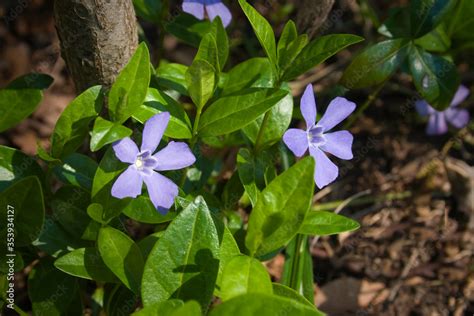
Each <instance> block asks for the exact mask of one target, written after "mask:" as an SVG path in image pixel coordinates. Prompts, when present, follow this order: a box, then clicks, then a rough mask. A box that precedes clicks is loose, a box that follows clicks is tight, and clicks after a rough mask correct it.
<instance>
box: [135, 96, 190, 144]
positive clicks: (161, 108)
mask: <svg viewBox="0 0 474 316" xmlns="http://www.w3.org/2000/svg"><path fill="white" fill-rule="evenodd" d="M162 112H168V113H170V121H169V123H168V127H167V128H166V130H165V136H168V137H171V138H174V139H189V138H191V137H192V135H191V122H190V121H189V117H188V115H187V114H186V112H185V111H184V109H183V107H182V106H181V105H180V104H179V103H178V102H177V101H176V100H174V99H173V98H172V97H170V96H169V95H167V94H166V93H164V92H161V91H159V90H156V89H153V88H150V89H148V94H147V97H146V99H145V103H144V104H143V105H142V106H141V107H140V108H139V109H138V110H137V111H136V112H135V113H133V118H134V119H136V120H137V121H139V122H140V123H145V122H146V121H147V120H148V119H149V118H151V117H152V116H153V115H155V114H158V113H162Z"/></svg>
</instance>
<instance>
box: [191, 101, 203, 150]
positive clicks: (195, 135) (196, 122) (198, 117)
mask: <svg viewBox="0 0 474 316" xmlns="http://www.w3.org/2000/svg"><path fill="white" fill-rule="evenodd" d="M201 114H202V109H197V112H196V118H195V119H194V125H193V138H192V139H191V143H190V146H191V150H193V149H194V146H195V145H196V142H197V140H198V128H199V121H200V120H201Z"/></svg>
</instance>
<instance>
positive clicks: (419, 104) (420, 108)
mask: <svg viewBox="0 0 474 316" xmlns="http://www.w3.org/2000/svg"><path fill="white" fill-rule="evenodd" d="M415 108H416V111H417V112H418V114H420V116H428V115H432V114H434V113H435V112H436V110H435V109H433V108H432V107H431V105H429V104H428V102H426V101H425V100H418V101H416V102H415Z"/></svg>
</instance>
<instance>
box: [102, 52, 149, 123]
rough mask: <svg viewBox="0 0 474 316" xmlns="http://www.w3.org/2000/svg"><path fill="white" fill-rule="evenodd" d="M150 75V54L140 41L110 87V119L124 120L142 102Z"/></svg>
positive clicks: (115, 120)
mask: <svg viewBox="0 0 474 316" xmlns="http://www.w3.org/2000/svg"><path fill="white" fill-rule="evenodd" d="M150 75H151V73H150V54H149V52H148V48H147V46H146V44H145V43H142V44H140V46H138V48H137V50H136V52H135V54H134V55H133V56H132V58H131V59H130V61H129V62H128V64H127V65H126V66H125V67H124V68H123V70H122V71H121V72H120V74H119V75H118V76H117V79H116V80H115V83H114V84H113V85H112V88H111V89H110V92H109V114H110V118H111V119H112V121H114V122H118V123H123V122H125V121H126V120H127V119H128V118H129V117H130V116H132V114H133V113H134V112H135V111H136V110H137V109H138V108H139V107H140V106H141V105H142V104H143V100H145V97H146V94H147V90H148V86H149V84H150Z"/></svg>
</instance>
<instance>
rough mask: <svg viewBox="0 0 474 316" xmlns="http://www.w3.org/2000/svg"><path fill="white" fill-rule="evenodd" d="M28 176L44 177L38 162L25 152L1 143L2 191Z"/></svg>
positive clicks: (0, 169) (0, 184) (0, 185)
mask: <svg viewBox="0 0 474 316" xmlns="http://www.w3.org/2000/svg"><path fill="white" fill-rule="evenodd" d="M28 176H37V177H38V178H39V179H43V178H44V174H43V170H42V169H41V167H40V166H39V165H38V163H37V162H36V161H35V160H34V159H33V158H31V157H29V156H27V155H25V154H24V153H23V152H21V151H19V150H17V149H14V148H10V147H6V146H1V145H0V191H3V190H5V188H7V187H8V186H10V185H12V184H13V183H15V182H16V181H18V180H21V179H23V178H25V177H28Z"/></svg>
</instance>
